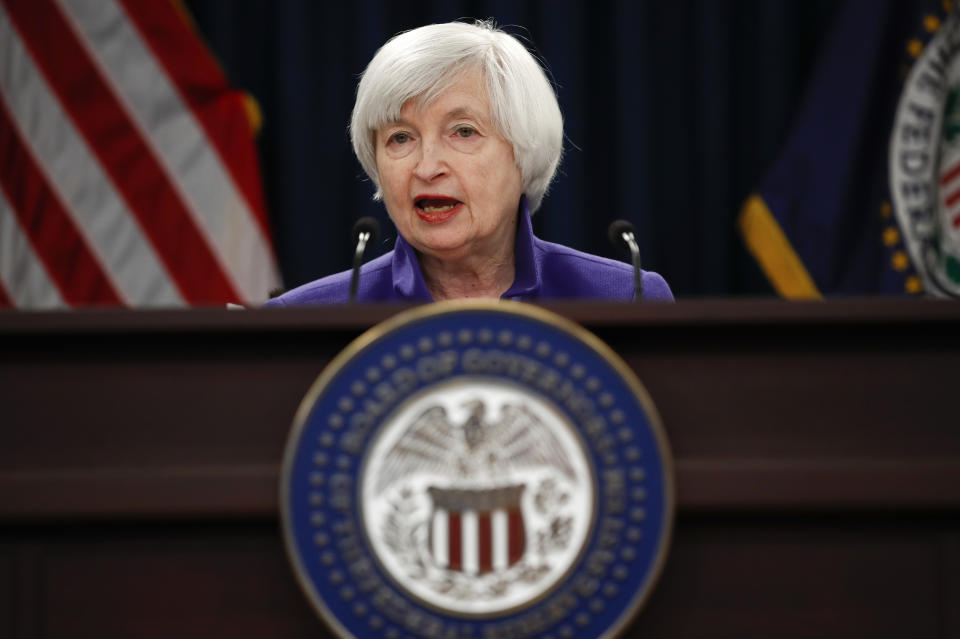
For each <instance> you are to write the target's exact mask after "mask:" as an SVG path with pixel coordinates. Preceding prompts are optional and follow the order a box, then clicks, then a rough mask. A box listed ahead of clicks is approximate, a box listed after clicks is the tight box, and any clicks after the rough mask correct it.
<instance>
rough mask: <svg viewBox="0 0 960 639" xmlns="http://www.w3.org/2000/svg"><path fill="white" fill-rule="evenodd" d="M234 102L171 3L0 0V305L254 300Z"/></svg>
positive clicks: (264, 239) (252, 248) (248, 168)
mask: <svg viewBox="0 0 960 639" xmlns="http://www.w3.org/2000/svg"><path fill="white" fill-rule="evenodd" d="M245 99H246V97H245V96H244V95H243V94H242V93H241V92H238V91H235V90H232V89H231V88H230V87H229V86H228V84H227V80H226V78H225V76H224V74H223V72H222V71H221V69H220V68H219V66H218V65H217V63H216V62H215V61H214V59H213V58H212V57H211V55H210V53H209V51H208V50H207V49H206V47H205V46H204V43H203V42H202V41H201V39H200V38H199V37H198V35H197V33H196V32H195V31H194V29H193V27H192V25H191V23H190V21H189V18H188V16H186V14H185V13H184V11H183V9H182V8H181V6H180V5H179V2H178V1H177V0H0V307H10V306H12V307H16V308H25V309H26V308H36V309H51V308H70V307H77V306H87V305H120V306H133V307H157V306H161V307H168V306H173V307H176V306H186V305H189V306H193V305H222V304H223V303H225V302H240V303H258V302H261V301H263V300H264V299H266V297H267V295H268V291H270V290H271V289H273V288H276V287H278V286H279V283H280V277H279V273H278V270H277V266H276V259H275V255H274V251H273V248H272V245H271V240H270V234H269V227H268V223H267V218H266V213H265V210H264V206H263V196H262V193H261V186H260V177H259V171H258V168H257V162H256V155H255V149H254V145H253V128H252V125H251V119H250V117H249V113H250V111H249V109H248V105H247V104H245Z"/></svg>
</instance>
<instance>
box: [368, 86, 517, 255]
mask: <svg viewBox="0 0 960 639" xmlns="http://www.w3.org/2000/svg"><path fill="white" fill-rule="evenodd" d="M376 151H377V170H378V171H379V172H380V187H381V190H382V192H383V200H384V204H386V207H387V212H388V213H389V214H390V218H391V219H392V220H393V223H394V224H396V226H397V230H398V231H399V232H400V234H401V235H403V237H404V238H405V239H406V240H407V241H408V242H410V244H411V245H413V247H414V248H416V249H417V250H418V251H420V252H422V253H425V254H427V255H430V256H432V257H435V258H437V259H440V260H459V259H462V258H464V257H468V256H478V257H484V256H497V255H500V254H503V253H504V251H510V252H512V251H513V240H514V237H515V230H516V226H515V225H516V216H517V207H518V204H519V202H520V196H521V194H522V193H523V188H522V181H521V177H520V169H519V168H518V167H517V165H516V162H515V161H514V157H513V147H512V145H511V144H510V143H509V142H507V141H506V140H504V139H503V138H502V137H500V135H499V134H498V133H497V132H496V130H495V128H494V126H493V123H492V121H491V119H490V107H489V104H488V101H487V91H486V86H485V83H484V81H483V77H482V75H481V74H480V72H479V71H470V72H465V73H464V74H462V75H461V76H460V77H459V78H458V80H457V81H456V82H455V83H454V84H453V85H452V86H450V88H448V89H447V90H446V91H444V92H443V93H442V94H440V96H439V97H438V98H437V99H435V100H434V101H433V102H432V103H431V104H430V105H429V106H427V107H426V108H424V109H422V110H417V109H416V106H415V105H414V104H413V101H411V102H408V103H407V104H405V105H404V106H403V109H402V110H401V111H400V120H399V121H397V122H392V123H389V124H386V125H384V126H383V127H381V128H380V130H378V131H377V136H376Z"/></svg>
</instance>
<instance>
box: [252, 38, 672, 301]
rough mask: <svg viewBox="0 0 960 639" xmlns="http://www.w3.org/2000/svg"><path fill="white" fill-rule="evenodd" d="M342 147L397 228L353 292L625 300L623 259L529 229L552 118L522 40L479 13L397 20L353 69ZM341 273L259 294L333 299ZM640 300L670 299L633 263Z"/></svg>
mask: <svg viewBox="0 0 960 639" xmlns="http://www.w3.org/2000/svg"><path fill="white" fill-rule="evenodd" d="M350 136H351V139H352V142H353V149H354V152H355V153H356V155H357V158H358V159H359V160H360V164H361V165H363V169H364V171H366V173H367V175H368V176H369V177H370V180H371V181H372V182H373V184H374V185H375V187H376V189H377V190H376V194H375V195H374V198H375V199H382V200H383V202H384V204H385V206H386V208H387V213H388V214H389V215H390V219H391V220H392V221H393V223H394V224H395V225H396V227H397V231H398V236H397V240H396V245H395V246H394V249H393V251H391V252H389V253H387V254H385V255H383V256H381V257H379V258H377V259H374V260H372V261H370V262H369V263H367V264H365V265H364V266H363V267H362V269H361V276H360V281H359V290H358V294H357V300H358V301H361V302H380V301H409V302H429V301H439V300H447V299H459V298H472V297H482V298H503V299H512V300H520V301H531V300H539V299H551V298H552V299H556V298H591V299H608V300H630V299H633V296H634V281H633V277H634V275H633V269H632V267H631V266H629V265H627V264H625V263H622V262H618V261H615V260H609V259H606V258H602V257H598V256H595V255H589V254H586V253H582V252H580V251H575V250H573V249H570V248H567V247H564V246H560V245H558V244H553V243H550V242H545V241H543V240H540V239H539V238H537V237H535V236H534V235H533V230H532V227H531V224H530V215H531V214H533V213H534V212H535V211H536V210H537V208H539V206H540V203H541V201H542V200H543V197H544V195H545V194H546V192H547V188H548V187H549V185H550V182H551V180H552V179H553V176H554V174H555V173H556V170H557V166H558V164H559V162H560V155H561V152H562V143H563V118H562V116H561V115H560V107H559V105H558V104H557V98H556V95H555V94H554V91H553V88H552V87H551V85H550V82H549V81H548V80H547V77H546V75H545V74H544V71H543V69H542V68H541V67H540V65H539V63H538V62H537V61H536V60H535V59H534V57H533V56H532V55H531V54H530V53H529V52H528V51H527V49H526V48H525V47H524V46H523V45H522V44H521V43H520V42H518V41H517V40H516V39H514V38H513V37H512V36H510V35H508V34H507V33H504V32H503V31H500V30H499V29H497V28H495V27H494V26H493V25H492V24H490V23H486V22H478V23H476V24H467V23H462V22H452V23H448V24H435V25H429V26H425V27H420V28H419V29H414V30H412V31H407V32H405V33H402V34H400V35H398V36H396V37H394V38H393V39H391V40H390V41H389V42H387V43H386V44H385V45H384V46H383V47H381V48H380V50H379V51H377V53H376V55H375V56H374V57H373V60H371V62H370V64H369V66H368V67H367V69H366V71H364V73H363V76H362V78H361V80H360V85H359V87H358V89H357V100H356V104H355V105H354V109H353V116H352V118H351V123H350ZM349 285H350V272H349V271H345V272H343V273H339V274H336V275H331V276H329V277H325V278H322V279H319V280H316V281H314V282H310V283H309V284H305V285H303V286H301V287H299V288H296V289H294V290H291V291H289V292H287V293H285V294H283V295H282V296H280V297H277V298H274V299H272V300H270V301H269V302H268V303H267V306H284V305H301V304H330V303H342V302H346V301H347V299H348V289H349ZM642 290H643V299H644V300H672V299H673V296H672V294H671V292H670V288H669V286H668V285H667V283H666V282H665V281H664V279H663V278H662V277H660V276H659V275H657V274H656V273H652V272H643V273H642Z"/></svg>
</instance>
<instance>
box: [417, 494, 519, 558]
mask: <svg viewBox="0 0 960 639" xmlns="http://www.w3.org/2000/svg"><path fill="white" fill-rule="evenodd" d="M525 488H526V486H525V485H523V484H519V485H511V486H503V487H499V488H488V489H482V488H481V489H462V488H439V487H437V486H430V487H429V488H428V489H427V492H428V493H429V495H430V499H431V501H432V504H433V509H432V512H431V515H430V537H429V544H430V551H431V554H432V556H433V559H434V561H435V562H436V563H437V565H438V566H440V567H442V568H447V569H448V570H456V571H460V572H465V573H467V574H471V575H478V574H479V575H482V574H486V573H490V572H494V571H500V570H504V569H506V568H509V567H511V566H513V565H514V564H516V563H517V562H518V561H520V559H521V558H522V557H523V553H524V552H525V551H526V541H527V540H526V536H527V535H526V527H525V525H524V518H523V510H522V508H521V504H520V498H521V496H522V495H523V491H524V489H525Z"/></svg>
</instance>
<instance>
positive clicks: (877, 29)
mask: <svg viewBox="0 0 960 639" xmlns="http://www.w3.org/2000/svg"><path fill="white" fill-rule="evenodd" d="M953 8H954V7H953V3H952V2H950V1H949V0H937V1H936V2H934V1H932V0H927V1H920V0H851V1H849V2H847V3H846V4H845V6H844V7H843V8H842V9H841V10H840V12H839V13H838V16H837V22H836V24H835V26H834V31H833V32H832V34H831V36H830V37H829V38H828V40H827V42H826V47H825V49H824V50H823V53H822V56H821V58H820V60H819V63H818V66H817V69H816V71H815V73H814V75H813V79H812V82H811V86H810V89H809V90H808V93H807V96H806V100H805V103H804V104H803V106H802V108H801V110H800V112H799V116H798V118H797V120H796V121H795V125H794V129H793V131H792V133H791V135H790V138H789V140H788V143H787V146H786V148H785V149H784V151H783V153H782V154H781V156H780V157H779V158H778V160H777V162H776V164H775V165H774V167H773V168H772V170H771V171H770V172H769V174H768V175H767V176H766V178H765V180H764V182H763V185H762V187H761V188H760V190H759V192H757V193H755V194H753V195H751V197H750V198H748V200H747V202H746V203H745V204H744V206H743V209H742V211H741V213H740V218H739V221H738V224H739V226H740V231H741V233H742V234H743V237H744V239H745V241H746V243H747V246H748V248H749V249H750V251H751V252H752V253H753V255H754V256H755V257H756V259H757V261H758V262H759V264H760V266H761V267H762V268H763V270H764V271H765V273H766V274H767V277H768V278H769V279H770V281H771V283H772V284H773V285H774V288H775V289H776V290H777V292H778V293H779V294H780V295H782V296H783V297H787V298H791V299H803V298H807V299H809V298H820V297H823V296H830V295H871V294H879V295H892V294H920V293H927V294H931V295H939V296H958V295H960V20H958V16H957V15H956V14H955V12H954V11H953Z"/></svg>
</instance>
